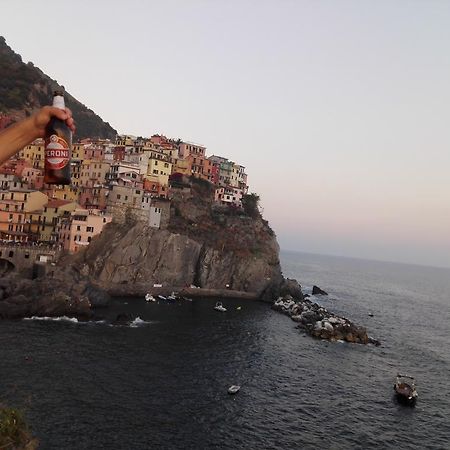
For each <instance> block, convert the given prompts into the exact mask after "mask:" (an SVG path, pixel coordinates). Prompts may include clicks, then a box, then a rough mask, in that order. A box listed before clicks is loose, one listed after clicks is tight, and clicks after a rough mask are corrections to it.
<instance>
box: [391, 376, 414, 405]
mask: <svg viewBox="0 0 450 450" xmlns="http://www.w3.org/2000/svg"><path fill="white" fill-rule="evenodd" d="M394 391H395V394H396V396H397V400H399V401H403V402H406V403H408V404H411V405H412V404H414V403H415V402H416V400H417V397H418V396H419V394H418V393H417V391H416V382H415V380H414V377H410V376H409V375H403V374H400V373H399V374H397V378H396V380H395V383H394Z"/></svg>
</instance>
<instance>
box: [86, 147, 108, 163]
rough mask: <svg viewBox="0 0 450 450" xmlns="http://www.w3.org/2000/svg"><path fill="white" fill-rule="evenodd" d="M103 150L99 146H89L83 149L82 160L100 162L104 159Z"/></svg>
mask: <svg viewBox="0 0 450 450" xmlns="http://www.w3.org/2000/svg"><path fill="white" fill-rule="evenodd" d="M104 154H105V149H104V148H103V146H101V145H97V144H89V145H86V147H84V159H94V160H96V161H102V160H103V159H104Z"/></svg>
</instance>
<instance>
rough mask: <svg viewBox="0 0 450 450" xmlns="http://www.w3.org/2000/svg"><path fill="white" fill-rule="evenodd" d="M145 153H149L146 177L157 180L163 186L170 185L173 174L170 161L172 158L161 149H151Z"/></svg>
mask: <svg viewBox="0 0 450 450" xmlns="http://www.w3.org/2000/svg"><path fill="white" fill-rule="evenodd" d="M145 153H146V154H147V155H148V164H147V173H146V174H145V175H144V178H146V179H147V180H150V181H153V182H157V183H159V184H160V185H161V186H168V184H169V176H170V175H171V174H172V163H171V162H170V158H169V157H168V156H167V155H165V154H164V153H163V152H159V151H149V152H145Z"/></svg>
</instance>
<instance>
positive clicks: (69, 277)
mask: <svg viewBox="0 0 450 450" xmlns="http://www.w3.org/2000/svg"><path fill="white" fill-rule="evenodd" d="M87 287H88V283H87V282H86V281H82V280H80V279H78V278H77V277H75V276H74V274H73V273H66V272H59V273H58V274H56V275H55V276H54V277H51V278H41V279H36V280H28V279H24V278H21V277H19V276H18V275H17V274H12V275H9V276H8V277H4V278H2V279H0V319H2V318H3V319H16V318H21V317H30V316H48V317H58V316H76V317H89V316H90V315H91V306H92V305H91V303H90V301H89V298H88V297H87V295H86V289H87Z"/></svg>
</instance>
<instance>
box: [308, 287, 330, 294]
mask: <svg viewBox="0 0 450 450" xmlns="http://www.w3.org/2000/svg"><path fill="white" fill-rule="evenodd" d="M312 295H328V293H326V292H325V291H324V290H322V289H320V287H319V286H313V288H312Z"/></svg>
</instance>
